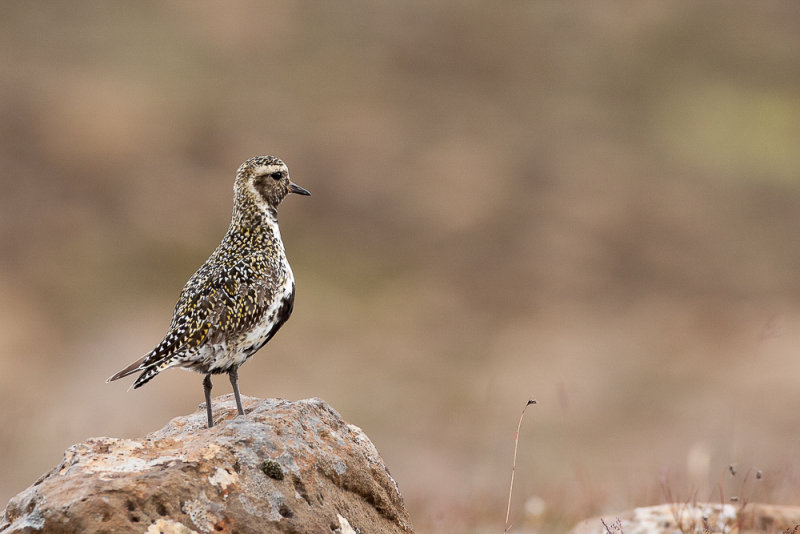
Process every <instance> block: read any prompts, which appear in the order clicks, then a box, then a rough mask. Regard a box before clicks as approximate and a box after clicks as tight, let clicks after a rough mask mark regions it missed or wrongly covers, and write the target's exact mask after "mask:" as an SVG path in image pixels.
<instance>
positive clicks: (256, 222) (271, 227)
mask: <svg viewBox="0 0 800 534" xmlns="http://www.w3.org/2000/svg"><path fill="white" fill-rule="evenodd" d="M226 237H236V242H237V246H239V247H242V246H244V247H250V248H253V249H261V248H265V247H269V248H272V247H274V246H277V247H278V248H280V249H281V250H282V249H283V243H282V242H281V232H280V229H279V228H278V212H277V210H275V209H274V208H272V207H266V208H263V207H261V206H258V205H256V203H255V202H246V203H244V204H240V205H237V206H236V207H235V208H234V210H233V215H232V216H231V225H230V228H229V229H228V235H227V236H226Z"/></svg>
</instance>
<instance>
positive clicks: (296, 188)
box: [289, 182, 311, 197]
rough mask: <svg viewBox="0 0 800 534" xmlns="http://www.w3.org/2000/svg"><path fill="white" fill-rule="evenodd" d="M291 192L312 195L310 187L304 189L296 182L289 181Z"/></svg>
mask: <svg viewBox="0 0 800 534" xmlns="http://www.w3.org/2000/svg"><path fill="white" fill-rule="evenodd" d="M289 192H290V193H297V194H298V195H305V196H307V197H310V196H311V193H310V192H309V191H308V189H303V188H302V187H300V186H299V185H297V184H296V183H294V182H289Z"/></svg>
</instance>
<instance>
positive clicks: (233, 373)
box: [228, 367, 244, 415]
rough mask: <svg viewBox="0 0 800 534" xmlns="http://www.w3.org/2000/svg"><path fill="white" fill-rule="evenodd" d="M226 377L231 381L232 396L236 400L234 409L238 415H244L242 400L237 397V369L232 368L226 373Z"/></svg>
mask: <svg viewBox="0 0 800 534" xmlns="http://www.w3.org/2000/svg"><path fill="white" fill-rule="evenodd" d="M228 376H229V377H230V379H231V386H233V396H234V398H235V399H236V409H237V410H239V415H244V409H243V408H242V399H241V397H239V369H238V368H236V367H232V368H231V370H230V371H228Z"/></svg>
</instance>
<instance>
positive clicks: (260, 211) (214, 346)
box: [108, 156, 311, 428]
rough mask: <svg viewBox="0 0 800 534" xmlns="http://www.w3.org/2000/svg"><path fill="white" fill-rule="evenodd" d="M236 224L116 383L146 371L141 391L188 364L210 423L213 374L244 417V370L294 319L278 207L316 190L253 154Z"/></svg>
mask: <svg viewBox="0 0 800 534" xmlns="http://www.w3.org/2000/svg"><path fill="white" fill-rule="evenodd" d="M233 192H234V195H233V216H232V217H231V225H230V227H229V228H228V232H227V233H226V234H225V237H223V238H222V242H221V243H220V244H219V246H218V247H217V250H215V251H214V253H213V254H211V256H210V257H209V258H208V260H206V262H205V263H204V264H203V265H202V266H201V267H200V268H199V269H198V270H197V272H196V273H194V275H192V277H191V278H190V279H189V281H188V282H186V285H185V286H184V288H183V291H181V294H180V297H179V298H178V303H177V304H176V305H175V311H174V312H173V315H172V324H171V325H170V327H169V332H167V335H166V336H164V339H163V341H161V343H159V344H158V346H157V347H156V348H154V349H153V350H152V351H150V352H149V353H147V354H145V355H144V356H143V357H142V358H141V359H139V360H137V361H135V362H133V363H132V364H131V365H129V366H128V367H126V368H125V369H123V370H122V371H120V372H119V373H117V374H115V375H114V376H112V377H111V378H109V379H108V381H109V382H110V381H112V380H117V379H120V378H122V377H124V376H128V375H130V374H133V373H141V374H140V375H139V377H138V378H137V379H136V381H135V382H134V383H133V388H134V389H135V388H138V387H141V386H143V385H144V384H146V383H147V382H149V381H150V380H152V379H153V377H155V376H156V375H157V374H158V373H160V372H161V371H163V370H165V369H168V368H170V367H185V368H188V369H192V370H195V371H197V372H200V373H203V374H205V375H206V376H205V378H204V379H203V390H204V393H205V398H206V410H207V413H208V426H209V428H210V427H212V426H214V419H213V418H212V412H211V375H212V374H220V373H228V376H229V377H230V381H231V385H232V386H233V394H234V397H235V398H236V407H237V409H238V411H239V415H244V410H243V409H242V400H241V398H240V397H239V385H238V370H239V367H240V366H241V365H242V364H243V363H244V362H245V361H246V360H247V359H248V358H249V357H250V356H252V355H253V354H255V352H256V351H257V350H258V349H260V348H261V347H263V346H264V344H265V343H266V342H267V341H269V340H270V339H271V338H272V336H274V335H275V333H276V332H277V331H278V329H279V328H280V327H281V326H282V325H283V323H285V322H286V320H287V319H289V315H291V313H292V306H293V304H294V275H293V274H292V269H291V267H289V262H288V261H287V260H286V252H285V250H284V248H283V242H282V241H281V233H280V230H279V229H278V211H277V210H278V205H279V204H280V203H281V201H282V200H283V199H284V198H285V197H286V195H288V194H289V193H297V194H300V195H310V194H311V193H309V192H308V191H306V190H305V189H303V188H302V187H300V186H299V185H297V184H294V183H292V182H291V181H290V180H289V169H288V168H287V167H286V165H285V164H284V163H283V162H282V161H281V160H280V159H278V158H276V157H274V156H257V157H254V158H250V159H248V160H247V161H245V162H244V163H242V166H241V167H239V170H238V171H237V172H236V181H235V182H234V185H233Z"/></svg>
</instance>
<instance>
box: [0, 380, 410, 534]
mask: <svg viewBox="0 0 800 534" xmlns="http://www.w3.org/2000/svg"><path fill="white" fill-rule="evenodd" d="M213 402H214V414H215V418H216V419H217V420H218V421H219V420H220V419H222V421H220V422H219V423H218V424H217V425H216V426H215V427H214V428H212V429H208V428H206V412H205V408H204V407H203V406H201V409H199V410H198V411H197V412H196V413H194V414H192V415H188V416H184V417H178V418H176V419H173V420H172V421H170V422H169V424H167V426H165V427H164V428H162V429H161V430H159V431H157V432H154V433H152V434H150V435H148V436H147V437H145V438H144V439H119V438H93V439H89V440H88V441H85V442H84V443H80V444H78V445H74V446H72V447H70V448H69V449H67V451H66V453H65V454H64V460H63V462H62V463H61V465H59V466H58V467H56V468H55V469H53V470H52V471H50V472H49V473H47V474H45V475H44V476H42V477H41V478H40V479H39V480H37V481H36V482H35V483H34V484H33V486H31V487H29V488H28V489H26V490H25V491H23V492H22V493H20V494H19V495H17V496H16V497H14V498H13V499H11V501H10V502H9V503H8V506H7V507H6V509H5V510H4V512H3V515H2V518H0V533H2V534H12V533H22V532H25V533H28V532H45V533H59V534H67V533H86V532H97V533H103V532H105V533H120V532H121V533H125V532H136V533H148V534H155V533H165V534H167V533H175V534H189V533H194V532H197V533H209V532H221V533H229V534H234V533H236V534H248V533H261V532H287V533H288V532H295V533H319V534H322V533H325V534H331V533H334V532H339V533H342V534H352V533H358V532H361V533H365V534H366V533H367V532H369V533H373V532H374V533H408V532H412V530H411V525H410V521H409V518H408V513H407V512H406V510H405V508H404V506H403V500H402V497H401V496H400V492H399V491H398V488H397V484H395V481H394V480H393V479H392V477H391V475H390V474H389V471H388V470H387V469H386V466H385V465H384V464H383V461H382V459H381V457H380V455H379V454H378V451H377V450H376V449H375V447H374V445H373V444H372V443H371V442H370V440H369V438H367V436H366V435H365V434H364V433H363V432H362V431H361V430H360V429H359V428H358V427H355V426H353V425H348V424H347V423H345V422H344V421H343V420H342V419H341V417H340V416H339V414H338V413H336V411H334V410H333V409H332V408H331V407H330V406H328V405H327V404H326V403H325V402H324V401H322V400H319V399H309V400H302V401H298V402H288V401H284V400H273V399H270V400H259V399H253V398H247V397H245V398H244V399H243V402H244V405H245V411H246V412H247V415H246V416H243V417H236V416H235V414H236V406H235V404H234V402H233V399H232V396H230V395H226V396H224V397H219V398H217V399H214V401H213Z"/></svg>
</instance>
